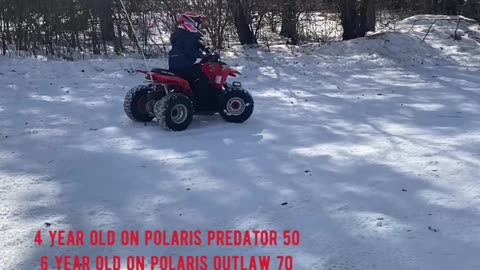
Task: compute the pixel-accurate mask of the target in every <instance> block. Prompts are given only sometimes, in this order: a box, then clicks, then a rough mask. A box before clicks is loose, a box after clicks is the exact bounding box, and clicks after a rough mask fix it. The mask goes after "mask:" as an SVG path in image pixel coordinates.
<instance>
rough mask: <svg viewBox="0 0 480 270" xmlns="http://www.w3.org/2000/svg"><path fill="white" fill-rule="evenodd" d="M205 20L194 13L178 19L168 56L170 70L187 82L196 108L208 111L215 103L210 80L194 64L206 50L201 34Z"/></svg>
mask: <svg viewBox="0 0 480 270" xmlns="http://www.w3.org/2000/svg"><path fill="white" fill-rule="evenodd" d="M206 19H207V17H206V16H204V15H201V14H198V13H196V12H185V13H183V14H181V15H180V16H179V17H178V27H177V29H176V31H175V32H174V33H173V34H172V35H171V37H170V42H171V44H172V49H171V51H170V53H169V59H168V61H169V69H170V71H172V72H174V73H176V74H178V75H179V76H180V77H182V78H184V79H186V80H187V81H188V82H189V83H190V86H191V88H192V90H193V93H194V95H195V97H196V99H197V100H198V107H199V109H200V110H201V109H202V108H210V107H212V104H215V103H216V102H217V100H216V98H217V97H216V92H218V91H215V90H214V89H213V87H212V85H211V83H210V80H209V78H208V77H207V76H206V75H205V74H204V73H203V72H202V70H201V66H200V65H198V64H196V63H197V60H198V59H201V58H202V56H203V55H204V52H205V50H206V47H205V44H204V40H203V36H204V34H203V33H202V32H201V26H202V23H204V22H205V21H206Z"/></svg>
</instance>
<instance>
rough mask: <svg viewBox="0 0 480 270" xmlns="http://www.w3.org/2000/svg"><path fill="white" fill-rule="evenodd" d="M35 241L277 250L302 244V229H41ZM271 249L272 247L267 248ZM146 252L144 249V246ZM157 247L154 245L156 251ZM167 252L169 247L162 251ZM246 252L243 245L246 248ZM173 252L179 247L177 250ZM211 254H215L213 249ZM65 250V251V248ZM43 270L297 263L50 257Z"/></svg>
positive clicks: (223, 269) (248, 269)
mask: <svg viewBox="0 0 480 270" xmlns="http://www.w3.org/2000/svg"><path fill="white" fill-rule="evenodd" d="M34 241H35V243H36V244H37V245H39V246H43V245H45V246H50V247H68V250H69V251H70V250H72V248H74V247H84V246H90V247H100V248H101V247H105V249H99V250H108V249H107V248H108V247H115V246H120V247H130V248H128V249H127V250H128V251H131V252H132V253H134V252H135V249H134V247H171V248H174V247H188V246H192V247H198V248H199V251H201V250H203V249H202V247H221V248H224V249H222V250H225V251H228V253H234V252H235V250H234V249H231V248H228V247H263V248H262V251H264V250H268V248H269V247H270V248H272V249H275V248H274V247H277V248H276V249H277V250H278V248H281V247H291V248H295V247H298V246H299V245H300V241H301V237H300V232H299V231H297V230H284V231H275V230H249V231H240V230H208V231H200V230H194V231H187V230H173V231H167V230H146V231H135V230H133V231H113V230H107V231H105V230H93V231H88V232H87V231H81V230H76V231H73V230H50V231H47V232H45V231H38V232H37V233H36V235H35V240H34ZM264 248H267V249H264ZM142 250H145V249H142ZM153 250H155V249H153ZM161 250H162V251H163V252H165V249H161ZM243 250H244V249H243ZM172 251H175V252H176V251H178V249H177V250H174V249H172ZM170 253H172V252H170ZM209 253H211V252H209ZM62 254H63V252H62ZM40 269H41V270H50V269H53V270H125V269H126V270H207V269H213V270H253V269H255V270H269V269H278V270H292V269H294V261H293V257H292V256H288V255H277V254H275V255H269V254H259V255H255V256H253V255H232V254H229V255H221V254H218V255H201V256H189V255H185V256H166V255H164V254H160V255H154V256H139V255H138V254H132V255H129V256H114V255H109V256H103V255H95V256H79V255H53V256H52V255H50V256H41V258H40Z"/></svg>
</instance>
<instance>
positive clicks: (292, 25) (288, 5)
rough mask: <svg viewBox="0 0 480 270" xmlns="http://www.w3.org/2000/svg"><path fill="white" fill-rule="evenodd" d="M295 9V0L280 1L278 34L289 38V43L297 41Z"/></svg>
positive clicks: (296, 12) (296, 8)
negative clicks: (280, 17) (280, 13)
mask: <svg viewBox="0 0 480 270" xmlns="http://www.w3.org/2000/svg"><path fill="white" fill-rule="evenodd" d="M297 10H298V7H297V3H296V0H283V1H282V30H281V31H280V35H282V36H284V37H287V38H289V39H290V44H297V43H298V30H297V22H298V20H297V14H298V11H297Z"/></svg>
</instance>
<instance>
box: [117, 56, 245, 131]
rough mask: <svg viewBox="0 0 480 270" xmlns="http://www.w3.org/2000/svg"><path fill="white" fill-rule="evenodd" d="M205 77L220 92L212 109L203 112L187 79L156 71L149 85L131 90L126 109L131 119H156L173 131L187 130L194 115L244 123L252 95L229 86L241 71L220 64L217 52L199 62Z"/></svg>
mask: <svg viewBox="0 0 480 270" xmlns="http://www.w3.org/2000/svg"><path fill="white" fill-rule="evenodd" d="M199 65H201V69H202V71H203V72H204V74H206V75H207V77H208V78H209V79H210V80H211V85H212V86H213V87H214V88H215V89H212V91H214V92H216V93H215V95H214V96H215V97H216V101H215V102H210V103H211V104H212V105H211V106H210V107H208V108H205V107H204V108H201V109H199V106H198V104H199V101H198V98H196V97H195V96H198V95H194V93H193V90H192V88H191V87H190V84H189V83H188V81H187V80H185V79H183V78H181V77H180V76H178V75H177V74H175V73H172V72H171V71H169V70H165V69H158V68H157V69H152V70H151V71H150V72H147V71H140V70H138V72H141V73H143V74H146V79H147V80H148V82H149V84H148V85H140V86H137V87H135V88H133V89H131V90H130V91H129V92H128V93H127V95H126V96H125V102H124V109H125V112H126V114H127V116H128V117H129V118H130V119H132V120H134V121H138V122H150V121H152V120H153V119H154V118H156V119H157V121H158V122H160V124H161V125H162V126H163V127H164V128H166V129H168V130H173V131H182V130H185V129H187V128H188V127H189V126H190V124H191V123H192V120H193V115H194V114H202V115H212V114H215V113H220V115H221V116H222V117H223V119H225V120H226V121H228V122H233V123H243V122H245V121H246V120H247V119H249V118H250V116H251V115H252V113H253V108H254V102H253V98H252V96H251V95H250V94H249V93H248V91H246V90H245V89H243V88H242V85H241V83H239V82H233V83H232V84H230V83H227V78H228V77H229V76H232V77H236V76H237V75H240V72H238V71H236V70H234V69H232V68H230V67H229V66H228V65H227V64H226V63H224V62H222V61H220V56H219V55H218V54H217V53H214V52H212V51H210V50H209V51H208V53H207V54H206V56H205V57H204V58H203V59H202V61H201V62H200V63H199Z"/></svg>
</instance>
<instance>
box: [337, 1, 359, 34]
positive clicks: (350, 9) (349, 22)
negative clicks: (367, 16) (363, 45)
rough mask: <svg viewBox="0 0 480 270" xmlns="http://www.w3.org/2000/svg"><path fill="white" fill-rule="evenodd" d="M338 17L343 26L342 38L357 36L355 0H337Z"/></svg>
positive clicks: (357, 18)
mask: <svg viewBox="0 0 480 270" xmlns="http://www.w3.org/2000/svg"><path fill="white" fill-rule="evenodd" d="M339 8H340V19H341V21H342V27H343V40H350V39H354V38H357V37H358V34H357V29H358V20H359V16H358V14H357V7H356V0H339Z"/></svg>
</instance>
